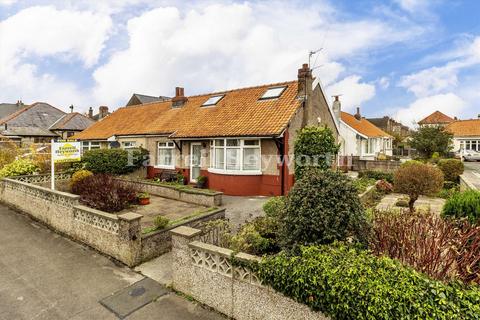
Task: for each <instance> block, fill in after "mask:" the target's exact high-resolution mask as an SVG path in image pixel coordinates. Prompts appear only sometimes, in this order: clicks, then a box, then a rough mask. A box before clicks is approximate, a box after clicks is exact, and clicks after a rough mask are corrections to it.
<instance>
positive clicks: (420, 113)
mask: <svg viewBox="0 0 480 320" xmlns="http://www.w3.org/2000/svg"><path fill="white" fill-rule="evenodd" d="M479 10H480V3H479V2H477V1H473V0H472V1H455V0H453V1H446V0H432V1H428V0H391V1H368V0H357V1H346V0H336V1H328V0H323V1H306V0H304V1H250V2H240V1H237V2H234V1H191V2H188V1H162V0H158V1H144V0H116V1H114V0H105V1H93V0H76V1H73V0H71V1H55V0H51V1H47V0H31V1H18V0H0V77H1V78H2V81H1V82H0V101H1V102H14V101H16V100H18V99H22V100H23V101H24V102H25V103H31V102H34V101H47V102H49V103H51V104H53V105H55V106H58V107H60V108H63V109H64V110H67V108H68V106H69V105H70V104H73V105H75V107H76V110H77V111H85V110H87V109H88V107H90V106H92V107H98V106H99V105H108V106H110V107H112V108H115V107H118V106H121V105H123V104H125V102H126V101H127V100H128V98H129V96H130V95H131V94H132V93H133V92H137V93H144V94H151V95H172V94H173V91H174V87H175V86H184V87H185V92H186V94H187V95H191V94H197V93H203V92H209V91H217V90H223V89H231V88H235V87H241V86H250V85H256V84H263V83H273V82H280V81H285V80H291V79H294V78H295V77H296V69H298V68H299V67H300V65H301V64H302V63H303V62H306V61H307V59H308V52H309V51H310V50H316V49H319V48H322V50H321V51H320V53H318V54H317V55H315V56H314V57H313V59H312V65H313V64H314V67H315V70H314V74H315V75H316V76H317V77H319V78H320V80H321V82H322V83H323V85H324V87H325V90H326V91H327V94H329V95H333V94H342V98H341V99H342V108H343V109H344V110H346V111H349V112H352V111H354V109H355V108H356V107H357V106H360V108H361V112H362V114H363V115H365V116H367V117H369V116H372V117H373V116H383V115H389V116H393V117H395V118H397V119H399V120H401V121H403V122H404V123H405V124H408V125H410V124H412V123H413V121H415V120H420V119H421V118H422V117H424V116H426V115H428V114H429V113H431V112H432V111H434V110H437V109H438V110H441V111H442V112H445V113H447V114H449V115H451V116H458V117H460V118H474V117H477V114H479V113H480V106H479V105H478V104H477V101H478V100H479V98H480V97H479V96H480V93H479V92H480V91H479V90H478V89H477V83H478V82H479V80H480V24H478V22H477V21H476V19H477V18H478V15H477V14H476V12H479ZM477 20H478V19H477Z"/></svg>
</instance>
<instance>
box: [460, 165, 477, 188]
mask: <svg viewBox="0 0 480 320" xmlns="http://www.w3.org/2000/svg"><path fill="white" fill-rule="evenodd" d="M463 165H464V166H465V171H464V173H463V174H464V175H465V177H466V178H467V179H468V181H470V182H471V183H472V184H473V185H474V186H475V187H476V188H477V190H480V162H466V161H464V162H463Z"/></svg>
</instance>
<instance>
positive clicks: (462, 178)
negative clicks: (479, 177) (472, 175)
mask: <svg viewBox="0 0 480 320" xmlns="http://www.w3.org/2000/svg"><path fill="white" fill-rule="evenodd" d="M460 181H461V182H463V183H465V185H466V186H467V187H468V188H469V189H470V190H477V187H475V185H474V184H473V182H472V181H471V180H470V179H469V177H468V176H467V175H466V174H462V175H460Z"/></svg>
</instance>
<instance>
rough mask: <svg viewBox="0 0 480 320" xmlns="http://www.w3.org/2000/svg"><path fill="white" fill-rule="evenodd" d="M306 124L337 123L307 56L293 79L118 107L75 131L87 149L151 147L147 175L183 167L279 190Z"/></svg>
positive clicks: (242, 191)
mask: <svg viewBox="0 0 480 320" xmlns="http://www.w3.org/2000/svg"><path fill="white" fill-rule="evenodd" d="M306 125H326V126H328V127H330V128H331V129H332V130H333V132H334V134H335V136H338V132H339V131H338V127H337V123H336V121H335V118H334V116H333V113H332V111H331V109H330V107H329V105H328V102H327V100H326V97H325V94H324V92H323V90H322V88H321V85H320V83H319V82H318V81H317V80H316V79H314V78H313V77H312V72H311V70H310V68H309V67H308V65H307V64H304V65H303V66H302V68H301V69H299V70H298V80H295V81H289V82H282V83H275V84H267V85H260V86H255V87H248V88H241V89H234V90H229V91H220V92H214V93H209V94H201V95H195V96H188V97H187V96H185V94H184V89H183V88H179V87H177V88H176V90H175V96H174V97H173V98H172V99H170V100H165V101H156V102H152V103H145V104H141V105H137V106H129V107H123V108H120V109H118V110H117V111H115V112H114V113H112V114H111V115H110V116H108V117H107V118H105V119H104V120H102V121H99V122H97V123H95V124H94V125H92V126H91V127H90V128H88V129H87V130H85V131H83V132H81V133H79V134H77V135H75V136H74V138H78V139H80V140H83V143H82V145H83V147H84V150H88V149H92V148H100V147H108V145H109V144H110V143H112V142H114V141H115V143H114V144H113V143H112V145H118V144H120V145H121V147H123V148H133V147H143V148H146V149H148V150H149V151H150V164H149V166H148V170H147V171H148V175H149V177H153V176H155V175H158V174H160V173H162V172H164V171H169V170H170V171H171V170H176V171H178V172H181V173H182V174H183V175H184V176H185V177H186V179H187V180H188V181H189V182H195V181H196V179H197V177H199V176H201V175H202V176H206V177H207V184H208V187H209V188H211V189H215V190H219V191H222V192H224V193H226V194H229V195H282V194H286V193H287V192H288V190H289V189H290V187H291V186H292V185H293V162H291V161H288V160H289V159H293V142H294V140H295V137H296V135H297V130H299V129H300V128H302V127H304V126H306Z"/></svg>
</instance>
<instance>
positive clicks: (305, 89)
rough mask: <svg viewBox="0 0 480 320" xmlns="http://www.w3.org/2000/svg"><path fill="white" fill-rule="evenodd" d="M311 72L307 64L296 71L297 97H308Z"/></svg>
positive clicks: (310, 86)
mask: <svg viewBox="0 0 480 320" xmlns="http://www.w3.org/2000/svg"><path fill="white" fill-rule="evenodd" d="M312 84H313V77H312V70H311V69H310V67H309V66H308V64H307V63H304V64H303V65H302V67H301V68H300V69H298V97H299V98H301V97H305V96H309V95H310V94H311V92H312Z"/></svg>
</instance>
